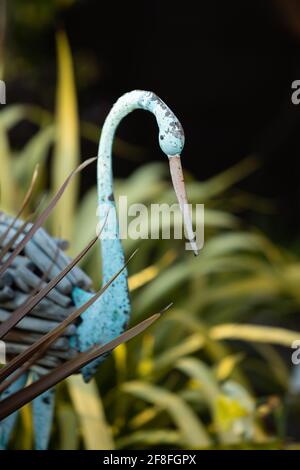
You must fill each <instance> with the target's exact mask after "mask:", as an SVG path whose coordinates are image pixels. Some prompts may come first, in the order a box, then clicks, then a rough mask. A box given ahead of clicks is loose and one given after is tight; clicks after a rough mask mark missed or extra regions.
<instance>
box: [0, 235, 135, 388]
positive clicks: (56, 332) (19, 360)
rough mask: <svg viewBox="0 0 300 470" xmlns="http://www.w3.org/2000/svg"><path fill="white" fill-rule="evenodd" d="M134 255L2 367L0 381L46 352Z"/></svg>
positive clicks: (90, 244) (76, 259) (88, 247)
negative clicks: (36, 354) (47, 331)
mask: <svg viewBox="0 0 300 470" xmlns="http://www.w3.org/2000/svg"><path fill="white" fill-rule="evenodd" d="M96 240H97V238H96V239H94V240H92V241H91V243H89V245H88V246H87V247H86V248H85V249H84V250H83V251H84V253H86V252H87V251H88V250H89V249H90V247H91V246H92V245H93V244H94V243H95V241H96ZM135 253H136V251H135V252H134V253H133V254H132V255H131V256H130V258H129V259H128V260H127V262H126V263H125V264H124V266H123V267H122V268H121V269H120V270H119V271H118V272H117V273H116V274H115V275H114V276H113V277H112V278H111V279H110V280H109V281H108V282H107V283H106V284H105V285H104V286H103V287H102V288H101V289H100V290H99V291H98V292H97V293H96V294H95V295H94V296H93V297H91V298H90V299H89V300H88V301H87V302H85V303H84V304H83V305H82V306H81V307H79V308H78V309H76V310H75V311H74V312H72V313H71V314H70V315H69V316H68V318H66V319H65V320H64V321H62V322H61V323H60V324H59V325H58V326H57V327H56V328H54V329H53V330H51V331H49V333H47V334H46V335H44V336H42V338H40V339H39V340H38V341H36V342H35V343H34V344H32V345H31V346H30V347H29V348H27V349H26V350H25V351H24V352H23V353H21V354H19V355H18V356H16V357H15V358H13V359H12V360H11V361H10V362H9V363H8V364H7V365H6V366H5V367H3V369H1V370H0V380H3V379H5V378H6V377H8V376H9V375H10V374H11V373H12V372H14V371H15V370H16V369H17V368H18V367H20V366H21V365H22V364H23V363H24V362H25V361H27V360H28V359H29V358H30V357H31V356H32V355H33V354H35V353H38V352H39V350H40V348H44V347H45V350H46V349H47V348H48V347H49V346H50V344H51V343H53V342H54V341H55V340H56V339H57V338H58V337H59V336H60V335H61V333H62V332H63V331H64V329H65V328H66V327H67V326H68V325H69V324H70V323H72V322H73V321H74V320H75V319H76V318H77V317H78V316H79V315H81V314H82V313H83V312H84V311H85V310H86V309H87V308H89V307H90V306H91V305H92V304H93V303H94V302H95V301H96V300H97V299H98V298H99V297H100V296H101V295H102V294H103V293H104V292H105V291H106V289H108V287H109V286H110V285H111V284H112V282H113V281H114V280H115V279H116V278H117V277H118V276H119V275H120V273H121V272H122V271H123V270H124V269H125V268H126V266H127V265H128V263H129V262H130V261H131V259H132V258H133V256H134V255H135ZM79 256H80V255H79ZM79 256H77V258H75V260H74V261H75V263H76V262H77V261H78V258H79ZM82 256H83V255H82ZM82 256H81V257H82ZM73 263H74V262H73ZM75 263H74V264H75ZM43 352H44V349H43Z"/></svg>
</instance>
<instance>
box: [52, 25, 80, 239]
mask: <svg viewBox="0 0 300 470" xmlns="http://www.w3.org/2000/svg"><path fill="white" fill-rule="evenodd" d="M56 42H57V56H58V85H57V97H56V143H55V150H54V160H53V166H52V184H53V191H54V192H56V191H57V190H58V188H59V187H60V186H61V184H62V182H63V180H64V179H65V177H66V175H68V174H69V173H70V171H71V169H72V168H74V167H75V166H77V165H78V163H79V122H78V110H77V99H76V87H75V77H74V70H73V61H72V55H71V51H70V46H69V43H68V39H67V36H66V34H65V33H64V32H63V31H60V32H58V33H57V37H56ZM77 195H78V177H76V178H74V180H73V181H72V183H71V184H70V186H69V187H68V189H67V191H66V193H65V196H64V203H63V204H61V205H59V206H58V207H56V209H55V210H54V212H53V218H52V221H53V233H54V234H55V235H61V236H62V237H63V238H65V239H66V240H71V239H72V234H73V230H72V229H73V220H74V213H75V207H76V203H77Z"/></svg>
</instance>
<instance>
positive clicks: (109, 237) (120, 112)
mask: <svg viewBox="0 0 300 470" xmlns="http://www.w3.org/2000/svg"><path fill="white" fill-rule="evenodd" d="M133 94H134V95H135V96H133ZM139 107H140V106H139V101H138V96H137V92H132V93H127V94H126V95H123V96H122V97H121V98H120V99H119V100H118V101H117V103H116V104H115V105H114V106H113V108H112V109H111V111H110V113H109V114H108V116H107V118H106V120H105V123H104V125H103V128H102V132H101V138H100V143H99V151H98V171H97V184H98V217H99V225H98V227H99V228H100V229H102V232H101V235H100V244H101V253H102V279H103V284H105V283H106V282H108V281H109V280H110V279H111V278H112V276H113V275H114V274H115V273H116V272H118V271H119V270H120V269H121V268H122V267H123V266H124V262H125V260H124V251H123V247H122V243H121V241H120V234H119V223H118V218H117V211H116V204H115V200H114V191H113V171H112V146H113V140H114V136H115V131H116V129H117V127H118V125H119V123H120V122H121V120H122V119H123V118H124V117H125V116H126V115H127V114H129V113H130V112H131V111H133V110H135V109H137V108H139ZM116 287H117V289H118V293H119V295H123V296H124V297H127V296H128V292H127V270H126V269H125V270H124V271H123V272H122V273H121V274H120V275H119V277H118V279H117V280H116V281H115V283H114V288H116Z"/></svg>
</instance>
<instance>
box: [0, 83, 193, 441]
mask: <svg viewBox="0 0 300 470" xmlns="http://www.w3.org/2000/svg"><path fill="white" fill-rule="evenodd" d="M135 109H143V110H146V111H150V112H151V113H153V114H154V116H155V118H156V121H157V124H158V127H159V144H160V147H161V149H162V151H163V152H164V153H165V155H166V156H167V157H168V160H169V165H170V171H171V177H172V181H173V186H174V189H175V192H176V195H177V198H178V202H179V205H180V207H181V209H182V211H183V218H184V223H185V228H186V233H187V236H188V238H189V240H190V242H191V245H192V247H193V249H194V251H195V254H197V247H196V243H195V241H194V238H193V237H194V236H193V230H192V222H191V218H190V214H189V212H188V211H187V210H186V207H187V196H186V192H185V186H184V180H183V173H182V168H181V163H180V154H181V152H182V149H183V146H184V133H183V129H182V126H181V124H180V122H179V121H178V119H177V118H176V116H175V115H174V114H173V112H172V111H171V110H170V109H169V108H168V106H167V105H166V104H165V103H164V102H163V101H162V100H161V99H160V98H158V97H157V96H156V95H155V94H154V93H152V92H148V91H140V90H135V91H132V92H129V93H126V94H124V95H123V96H122V97H121V98H119V100H118V101H117V102H116V103H115V104H114V106H113V107H112V109H111V111H110V113H109V114H108V116H107V118H106V120H105V123H104V125H103V129H102V133H101V138H100V143H99V151H98V164H97V185H98V207H99V213H98V215H99V222H100V225H101V226H102V225H103V230H102V231H101V233H100V235H99V238H100V244H101V253H102V285H105V284H106V283H107V282H108V281H109V280H110V279H111V278H112V277H113V276H114V275H115V273H117V272H118V271H120V270H121V269H122V267H124V263H125V259H124V251H123V248H122V244H121V241H120V237H119V225H118V220H117V212H116V204H115V201H114V195H113V174H112V145H113V140H114V135H115V131H116V129H117V127H118V125H119V123H120V121H121V120H122V119H123V118H124V117H125V116H126V115H128V114H129V113H131V112H132V111H134V110H135ZM107 211H108V212H109V216H108V215H107V213H108V212H107ZM11 222H12V219H11V218H10V217H9V216H7V215H5V214H2V216H1V218H0V240H1V241H2V244H3V242H4V241H3V236H2V237H1V234H2V235H3V234H4V233H5V231H7V230H8V229H9V231H8V233H7V234H6V240H7V239H9V238H13V237H14V235H15V233H16V230H18V228H19V227H20V226H21V225H22V221H20V220H17V222H16V223H15V224H14V226H13V227H11ZM10 227H11V228H10ZM27 229H29V228H26V230H27ZM24 231H25V229H24ZM0 245H1V243H0ZM0 248H1V247H0ZM64 248H65V244H64V243H63V242H61V241H59V240H56V239H53V238H51V237H50V236H49V235H48V234H47V233H46V231H45V230H43V229H42V228H40V229H39V230H38V231H37V232H36V233H35V235H34V236H33V237H32V239H30V241H29V242H28V243H27V244H26V245H25V247H24V250H23V251H22V252H21V253H20V254H19V255H18V256H17V257H16V258H15V260H14V262H13V264H12V266H11V267H10V269H9V270H8V271H7V272H6V273H5V275H4V276H2V278H0V323H1V322H4V321H5V320H7V318H8V317H9V315H10V314H11V313H12V312H13V311H14V310H15V309H16V308H17V307H18V306H19V305H21V304H22V303H24V302H26V299H27V298H28V296H29V295H30V293H31V292H32V289H34V288H36V286H37V285H38V284H39V283H40V285H43V284H45V283H46V282H48V281H50V280H51V279H53V277H55V276H56V275H57V274H58V273H59V272H60V271H62V269H64V268H65V266H66V265H67V264H68V263H69V261H70V259H69V258H68V257H67V256H66V255H65V254H64V252H63V249H64ZM127 279H128V274H127V270H126V269H123V270H122V271H121V273H120V275H119V276H118V277H117V278H116V279H115V280H114V281H113V283H112V284H111V286H110V287H109V288H108V289H107V290H106V291H105V292H104V294H103V295H102V296H101V297H99V298H98V299H97V300H96V301H95V302H94V303H93V304H92V305H91V306H90V307H89V308H88V309H87V310H86V311H84V312H83V313H82V314H81V316H80V318H79V321H78V322H77V323H76V322H75V323H73V324H71V325H70V326H69V327H68V328H66V330H65V331H64V335H63V336H61V337H60V338H59V339H58V340H56V341H55V342H54V343H53V344H52V345H51V347H50V348H49V349H48V350H47V352H46V353H45V355H44V356H43V357H41V358H39V359H38V360H37V362H36V363H35V364H34V365H33V366H31V368H30V371H29V372H26V373H24V374H23V375H21V376H20V377H19V378H18V379H17V380H15V381H14V382H13V383H12V384H11V385H10V386H9V387H8V388H7V389H6V390H5V391H4V392H3V393H2V396H1V400H2V399H3V398H6V397H8V396H9V395H11V394H13V393H15V392H16V391H17V390H20V389H21V388H23V387H24V386H25V384H26V382H27V381H28V375H29V374H31V377H32V379H33V380H35V379H36V378H38V377H39V376H41V375H42V374H44V373H47V371H49V369H52V368H54V367H56V366H57V365H58V364H60V363H61V362H63V361H66V360H67V359H69V358H70V357H72V356H73V355H75V354H77V353H78V352H81V351H86V350H87V349H89V348H90V347H92V346H94V345H103V344H106V343H107V342H109V341H111V340H112V339H113V338H115V337H116V336H118V335H119V334H121V333H122V332H123V331H124V329H125V328H126V326H127V323H128V321H129V317H130V299H129V293H128V283H127ZM92 296H93V293H92V290H91V281H90V279H89V277H88V276H87V275H86V274H84V273H83V272H82V271H81V270H80V269H79V268H78V267H75V268H73V269H72V270H71V271H70V272H69V273H68V274H67V275H66V276H65V277H64V278H63V279H62V280H61V281H60V282H59V283H58V284H57V286H56V287H55V288H54V289H52V290H51V291H50V292H49V294H48V295H47V297H46V298H45V299H43V300H42V301H41V302H40V303H39V304H38V305H37V306H36V307H35V308H34V309H33V310H32V311H31V312H30V313H29V314H27V315H26V316H25V317H24V318H23V319H22V320H21V321H20V323H19V324H17V325H16V327H15V328H14V329H13V330H12V331H10V332H9V334H8V335H7V336H6V338H5V341H6V347H7V355H8V358H10V357H14V356H15V355H16V354H19V353H20V352H22V351H23V350H24V349H26V348H27V347H28V346H29V345H30V344H32V343H33V342H34V341H35V340H36V339H37V338H39V337H40V336H41V335H43V334H45V333H47V332H48V331H50V330H51V329H53V328H54V327H55V326H56V325H57V324H58V323H59V322H61V321H62V320H63V319H65V318H66V317H67V316H68V315H69V314H70V312H71V311H72V309H74V307H80V306H82V305H83V304H84V303H85V302H86V301H87V300H89V299H91V297H92ZM100 362H101V359H100V360H99V359H98V360H95V361H94V362H92V363H90V364H88V365H86V366H85V367H84V368H83V369H82V371H81V373H82V375H83V378H84V380H85V381H88V380H89V379H90V378H91V377H92V376H93V375H94V374H95V372H96V370H97V367H98V365H99V363H100ZM0 407H1V401H0ZM53 409H54V390H53V389H51V390H48V391H47V392H45V393H43V394H42V395H40V396H38V397H37V398H35V399H34V400H33V403H32V410H33V423H34V434H35V448H36V449H46V448H47V447H48V442H49V436H50V431H51V426H52V417H53ZM16 418H17V412H16V413H14V414H12V415H10V416H8V417H7V418H5V419H4V420H2V421H1V422H0V448H6V447H7V445H8V441H9V438H10V435H11V432H12V430H13V427H14V424H15V422H16Z"/></svg>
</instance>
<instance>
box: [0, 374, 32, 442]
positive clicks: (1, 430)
mask: <svg viewBox="0 0 300 470" xmlns="http://www.w3.org/2000/svg"><path fill="white" fill-rule="evenodd" d="M27 379H28V374H27V373H26V374H23V375H21V376H20V377H19V378H18V379H17V380H16V381H15V382H13V383H12V384H11V385H10V386H9V387H8V388H7V389H6V390H5V391H4V392H3V393H2V394H1V400H4V398H7V397H9V396H10V395H12V394H13V393H15V392H17V391H18V390H21V388H23V387H25V385H26V382H27ZM18 414H19V412H18V411H16V412H15V413H13V414H12V415H10V416H8V417H7V418H5V419H3V420H2V421H1V425H0V449H1V450H3V449H6V448H7V445H8V442H9V438H10V435H11V432H12V430H13V428H14V425H15V423H16V420H17V417H18Z"/></svg>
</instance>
